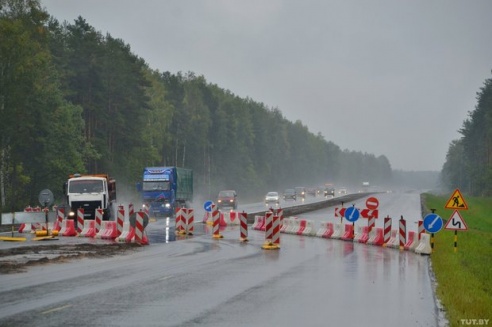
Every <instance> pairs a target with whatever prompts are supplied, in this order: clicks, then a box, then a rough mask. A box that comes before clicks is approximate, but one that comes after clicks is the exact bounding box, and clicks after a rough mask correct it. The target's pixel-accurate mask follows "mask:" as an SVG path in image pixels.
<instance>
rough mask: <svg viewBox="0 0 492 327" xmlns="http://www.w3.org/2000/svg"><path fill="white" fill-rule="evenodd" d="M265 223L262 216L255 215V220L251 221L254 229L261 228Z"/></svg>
mask: <svg viewBox="0 0 492 327" xmlns="http://www.w3.org/2000/svg"><path fill="white" fill-rule="evenodd" d="M264 224H265V217H264V216H255V222H254V223H253V229H254V230H261V229H262V227H263V225H264Z"/></svg>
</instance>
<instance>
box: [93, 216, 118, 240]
mask: <svg viewBox="0 0 492 327" xmlns="http://www.w3.org/2000/svg"><path fill="white" fill-rule="evenodd" d="M95 237H96V238H100V239H104V240H114V239H115V238H117V237H118V227H117V226H116V221H103V222H102V225H101V230H100V231H99V232H98V233H97V234H96V236H95Z"/></svg>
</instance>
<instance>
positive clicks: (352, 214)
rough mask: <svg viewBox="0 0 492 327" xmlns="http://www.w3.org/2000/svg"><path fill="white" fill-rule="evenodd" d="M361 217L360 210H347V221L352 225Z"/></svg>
mask: <svg viewBox="0 0 492 327" xmlns="http://www.w3.org/2000/svg"><path fill="white" fill-rule="evenodd" d="M359 216H360V212H359V209H357V208H356V207H348V208H347V209H345V219H347V220H348V221H350V222H351V223H353V222H355V221H357V219H359Z"/></svg>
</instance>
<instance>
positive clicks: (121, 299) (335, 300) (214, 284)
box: [0, 194, 439, 327]
mask: <svg viewBox="0 0 492 327" xmlns="http://www.w3.org/2000/svg"><path fill="white" fill-rule="evenodd" d="M378 197H379V200H380V218H379V219H378V221H377V226H378V227H379V224H381V226H382V218H381V217H382V216H383V215H384V216H386V215H391V216H397V217H398V216H399V215H404V216H405V217H408V218H409V219H410V217H414V218H412V219H418V212H420V202H419V201H418V197H419V195H418V194H382V195H380V196H378ZM361 201H363V200H361ZM362 203H363V202H362ZM356 205H358V204H356ZM331 210H334V209H332V208H328V209H326V210H323V211H321V212H316V213H311V214H306V218H308V219H313V220H316V221H323V220H327V221H335V218H334V216H333V212H332V211H331ZM385 210H386V212H387V213H385ZM359 223H364V222H363V221H361V222H359ZM165 226H166V222H165V220H159V221H158V222H156V223H151V224H149V227H148V233H149V238H151V245H149V246H146V247H142V248H140V249H138V250H137V251H136V252H135V253H132V254H128V255H123V256H117V257H113V258H105V259H82V260H79V261H74V262H69V263H65V264H54V265H45V266H39V267H32V268H30V269H29V271H28V272H26V273H20V274H14V275H0V326H21V325H22V326H270V327H271V326H437V325H438V323H439V322H438V319H437V309H436V305H435V301H434V295H433V291H432V282H431V277H430V274H429V260H428V257H426V256H420V255H417V254H415V253H412V252H406V251H402V252H400V251H399V250H396V249H388V248H382V247H379V246H371V245H364V244H354V243H352V242H347V241H341V240H330V239H322V238H317V237H308V236H297V235H288V234H282V235H281V249H280V250H263V249H262V248H261V245H262V244H263V242H264V232H260V231H253V230H251V229H250V230H249V242H248V243H241V242H239V228H238V227H237V226H233V227H227V228H225V229H223V230H222V231H221V234H222V235H223V236H224V238H222V239H220V240H216V239H213V238H212V237H211V230H210V228H209V227H208V226H207V225H203V224H198V225H197V227H198V226H200V227H201V228H196V234H195V235H194V236H190V237H178V238H177V239H176V241H174V242H173V241H170V240H168V241H167V242H166V236H165V235H166V232H165V230H166V227H165ZM159 231H160V232H161V233H159ZM168 232H169V237H174V233H172V232H173V231H172V230H171V229H170V230H168ZM153 233H156V234H155V236H152V235H154V234H153ZM155 237H160V241H157V239H155ZM152 239H154V241H155V242H152Z"/></svg>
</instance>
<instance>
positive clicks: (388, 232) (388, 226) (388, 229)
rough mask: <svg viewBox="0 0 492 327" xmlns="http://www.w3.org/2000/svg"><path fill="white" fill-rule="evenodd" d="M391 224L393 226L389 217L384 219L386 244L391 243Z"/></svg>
mask: <svg viewBox="0 0 492 327" xmlns="http://www.w3.org/2000/svg"><path fill="white" fill-rule="evenodd" d="M391 224H392V220H391V218H390V217H389V216H388V217H386V218H384V244H388V242H389V241H390V238H391ZM385 246H386V245H385Z"/></svg>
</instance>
